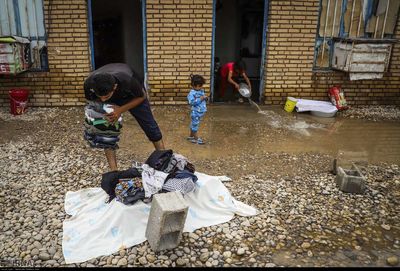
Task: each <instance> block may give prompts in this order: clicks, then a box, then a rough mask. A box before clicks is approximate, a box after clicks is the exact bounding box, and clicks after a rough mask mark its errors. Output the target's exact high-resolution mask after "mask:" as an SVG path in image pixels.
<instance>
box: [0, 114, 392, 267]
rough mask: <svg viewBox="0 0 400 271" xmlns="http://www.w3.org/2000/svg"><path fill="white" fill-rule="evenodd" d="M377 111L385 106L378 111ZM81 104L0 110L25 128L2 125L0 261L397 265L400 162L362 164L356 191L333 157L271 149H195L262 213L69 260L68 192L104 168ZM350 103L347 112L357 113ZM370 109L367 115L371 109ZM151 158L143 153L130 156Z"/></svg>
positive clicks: (92, 181)
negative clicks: (20, 112) (167, 246)
mask: <svg viewBox="0 0 400 271" xmlns="http://www.w3.org/2000/svg"><path fill="white" fill-rule="evenodd" d="M79 110H80V109H79ZM378 111H379V112H387V111H388V110H386V109H382V110H377V111H374V112H378ZM77 112H78V109H77V108H69V109H54V108H52V109H34V110H30V113H29V112H28V113H27V114H26V115H24V116H21V118H20V120H19V121H16V120H15V119H12V118H10V117H8V115H7V113H6V111H4V110H3V111H1V112H0V124H4V123H6V122H7V123H8V124H9V125H14V126H15V127H17V131H21V133H20V134H19V135H15V134H7V133H6V130H5V129H4V130H1V132H2V133H1V138H2V141H0V142H4V143H1V144H0V187H1V189H0V191H1V192H0V206H1V207H2V208H1V210H0V217H2V219H1V220H0V227H1V229H2V231H1V233H0V266H17V265H23V266H46V267H57V266H81V267H91V266H206V267H212V266H254V267H273V266H387V265H389V266H395V265H398V262H399V260H398V259H399V257H400V227H399V223H398V221H399V217H400V209H399V208H398V206H399V204H400V168H399V165H395V164H384V163H381V164H377V165H368V166H367V167H365V168H363V172H364V174H365V176H366V179H367V187H368V190H367V192H366V194H365V195H352V194H346V193H342V192H341V191H339V190H338V189H337V187H336V185H335V182H334V177H335V176H334V175H332V174H331V173H330V170H331V165H332V160H333V157H331V156H329V155H322V154H318V153H302V154H297V155H291V154H287V153H269V152H264V153H262V152H261V153H259V154H249V153H246V152H243V154H241V155H236V156H229V157H227V158H224V159H215V160H209V159H190V158H189V159H190V160H191V162H193V163H194V164H195V165H196V168H197V169H198V170H199V171H202V172H206V173H208V174H211V175H213V174H215V175H220V174H227V172H226V169H227V168H232V171H231V172H229V174H228V175H229V176H230V177H232V179H233V181H232V182H229V183H225V184H226V186H227V187H228V189H229V190H230V191H231V193H232V194H233V196H234V197H235V198H236V199H237V200H240V201H243V202H245V203H247V204H249V205H252V206H254V207H257V208H258V209H259V210H260V214H259V215H258V216H254V217H248V218H245V217H238V216H236V217H235V218H234V219H232V220H231V221H229V222H227V223H223V224H220V225H216V226H212V227H206V228H201V229H198V230H196V231H195V232H194V233H184V234H183V239H182V242H181V244H180V246H178V247H177V248H175V249H173V250H169V251H164V252H161V253H157V254H155V253H154V252H152V251H151V249H150V247H149V244H148V242H147V241H146V242H144V243H142V244H139V245H137V246H135V247H131V248H127V249H123V250H120V251H119V252H117V253H114V254H113V255H108V256H102V257H98V258H96V259H92V260H89V261H87V262H84V263H81V264H71V265H66V264H65V261H64V258H63V255H62V248H61V242H62V223H63V221H64V219H66V218H68V216H67V215H66V214H65V213H64V210H63V202H64V197H65V193H66V192H67V191H76V190H79V189H82V188H88V187H94V186H99V185H100V176H101V173H103V172H104V171H106V170H107V165H106V164H105V159H104V157H103V154H102V153H101V152H90V155H88V154H87V153H88V152H87V151H88V150H89V147H88V146H86V144H85V143H84V142H83V140H82V139H81V132H82V128H81V124H80V123H79V117H78V114H77ZM349 112H350V111H347V112H346V116H347V117H351V116H353V115H348V114H349ZM357 112H359V111H357ZM365 112H367V113H366V115H365V116H364V117H366V118H369V115H368V113H369V112H371V111H368V110H366V111H365ZM373 115H374V116H375V113H374V114H373ZM389 115H390V117H389ZM389 115H385V116H384V117H383V118H386V119H396V118H398V117H395V118H392V117H393V116H398V108H397V110H395V111H393V113H392V114H389ZM67 116H73V117H71V118H68V117H67ZM55 123H56V125H55ZM2 126H3V127H4V125H2ZM18 127H22V128H20V129H19V128H18ZM3 131H4V133H3ZM145 158H146V157H145V155H144V154H143V155H139V156H138V157H135V158H134V159H135V160H144V159H145ZM130 162H131V159H130V158H129V157H128V156H122V157H121V158H120V165H122V167H123V165H125V166H128V165H129V164H130Z"/></svg>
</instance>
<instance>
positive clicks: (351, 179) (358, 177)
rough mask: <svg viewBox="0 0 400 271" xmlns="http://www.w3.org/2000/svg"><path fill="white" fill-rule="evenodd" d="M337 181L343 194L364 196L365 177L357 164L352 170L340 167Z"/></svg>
mask: <svg viewBox="0 0 400 271" xmlns="http://www.w3.org/2000/svg"><path fill="white" fill-rule="evenodd" d="M335 181H336V184H337V185H338V187H339V189H340V190H341V191H343V192H349V193H355V194H364V192H365V189H366V186H365V177H364V176H363V174H362V173H361V171H360V169H359V168H358V167H357V166H356V165H355V164H353V165H352V167H351V169H344V168H342V167H338V168H337V175H336V178H335Z"/></svg>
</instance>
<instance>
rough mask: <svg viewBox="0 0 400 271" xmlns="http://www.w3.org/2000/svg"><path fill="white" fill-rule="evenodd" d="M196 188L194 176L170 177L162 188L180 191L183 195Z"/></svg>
mask: <svg viewBox="0 0 400 271" xmlns="http://www.w3.org/2000/svg"><path fill="white" fill-rule="evenodd" d="M195 188H196V185H195V181H193V179H192V178H190V177H189V178H183V179H168V180H166V181H165V183H164V185H163V187H162V189H163V190H165V191H168V192H172V191H179V192H181V193H182V194H183V195H185V194H187V193H190V192H192V191H193V190H194V189H195Z"/></svg>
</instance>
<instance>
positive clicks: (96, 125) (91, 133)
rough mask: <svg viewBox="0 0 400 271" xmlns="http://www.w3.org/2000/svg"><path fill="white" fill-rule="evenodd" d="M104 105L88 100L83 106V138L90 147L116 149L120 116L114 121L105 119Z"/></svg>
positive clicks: (120, 126)
mask: <svg viewBox="0 0 400 271" xmlns="http://www.w3.org/2000/svg"><path fill="white" fill-rule="evenodd" d="M104 108H108V107H105V105H104V104H103V103H98V102H89V103H88V104H87V105H86V106H85V122H84V127H85V132H84V139H85V140H86V141H87V142H88V143H89V145H90V147H92V148H100V149H117V148H118V144H117V142H118V141H119V135H120V129H121V128H122V117H120V118H119V119H118V121H116V122H114V123H110V122H109V121H108V120H106V119H105V114H106V111H105V110H104Z"/></svg>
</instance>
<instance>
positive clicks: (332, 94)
mask: <svg viewBox="0 0 400 271" xmlns="http://www.w3.org/2000/svg"><path fill="white" fill-rule="evenodd" d="M328 97H329V99H330V100H331V102H332V104H333V105H334V106H336V108H337V109H338V110H345V109H348V108H349V107H348V106H347V102H346V99H345V98H344V92H343V91H342V89H341V87H340V86H333V87H331V88H330V89H329V91H328Z"/></svg>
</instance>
